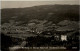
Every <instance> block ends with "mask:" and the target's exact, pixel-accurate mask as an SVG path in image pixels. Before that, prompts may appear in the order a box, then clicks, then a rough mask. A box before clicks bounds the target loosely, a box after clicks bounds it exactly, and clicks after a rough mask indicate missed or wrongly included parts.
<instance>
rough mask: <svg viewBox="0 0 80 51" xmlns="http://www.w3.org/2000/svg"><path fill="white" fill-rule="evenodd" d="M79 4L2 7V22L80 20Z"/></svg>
mask: <svg viewBox="0 0 80 51" xmlns="http://www.w3.org/2000/svg"><path fill="white" fill-rule="evenodd" d="M78 18H79V5H41V6H33V7H26V8H7V9H1V23H2V24H3V23H6V22H9V20H12V19H13V20H15V21H22V22H24V23H27V22H28V21H29V20H31V19H40V20H49V21H53V23H58V22H59V21H62V20H72V21H79V19H78Z"/></svg>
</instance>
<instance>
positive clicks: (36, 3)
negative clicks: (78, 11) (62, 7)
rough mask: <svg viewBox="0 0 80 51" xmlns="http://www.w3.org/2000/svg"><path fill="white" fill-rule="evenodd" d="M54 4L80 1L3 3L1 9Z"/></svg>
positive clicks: (72, 3)
mask: <svg viewBox="0 0 80 51" xmlns="http://www.w3.org/2000/svg"><path fill="white" fill-rule="evenodd" d="M54 4H70V5H75V4H77V5H78V4H79V0H69V1H68V0H65V1H60V0H59V1H57V0H56V1H30V0H29V1H4V0H3V1H1V9H3V8H24V7H32V6H38V5H54Z"/></svg>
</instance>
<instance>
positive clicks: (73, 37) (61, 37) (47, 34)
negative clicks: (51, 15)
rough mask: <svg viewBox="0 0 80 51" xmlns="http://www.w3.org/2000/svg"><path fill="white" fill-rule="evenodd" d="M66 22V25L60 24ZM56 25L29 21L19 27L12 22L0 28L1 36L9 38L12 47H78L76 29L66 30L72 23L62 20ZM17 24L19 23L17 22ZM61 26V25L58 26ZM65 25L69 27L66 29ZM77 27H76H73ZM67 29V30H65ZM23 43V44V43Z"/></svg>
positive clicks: (40, 21)
mask: <svg viewBox="0 0 80 51" xmlns="http://www.w3.org/2000/svg"><path fill="white" fill-rule="evenodd" d="M62 22H66V24H62ZM62 22H59V23H58V24H57V25H56V24H53V23H52V22H48V21H47V20H43V21H42V20H36V19H34V20H30V21H29V23H27V24H23V25H19V24H17V22H15V21H14V20H10V22H9V23H4V24H2V26H1V31H2V33H3V34H5V35H7V36H9V37H11V39H12V40H13V42H14V43H13V45H19V46H20V45H21V44H22V45H21V47H46V46H47V47H63V48H64V47H68V48H72V47H76V48H79V47H78V45H76V44H77V43H78V38H79V33H78V31H77V30H78V28H77V27H76V29H75V27H74V28H73V27H72V28H71V27H70V28H68V27H69V26H70V25H69V24H72V23H73V24H72V25H74V23H75V22H74V21H72V23H71V21H68V20H64V21H62ZM18 23H19V22H18ZM60 24H61V25H60ZM67 24H68V25H69V26H68V27H67ZM75 26H77V25H75ZM66 27H67V28H66ZM24 42H25V43H24Z"/></svg>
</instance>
